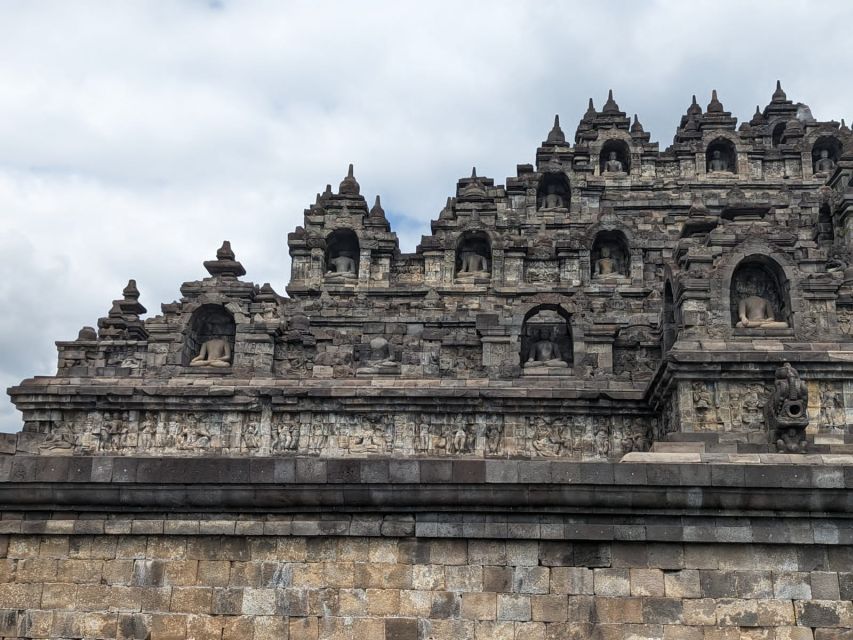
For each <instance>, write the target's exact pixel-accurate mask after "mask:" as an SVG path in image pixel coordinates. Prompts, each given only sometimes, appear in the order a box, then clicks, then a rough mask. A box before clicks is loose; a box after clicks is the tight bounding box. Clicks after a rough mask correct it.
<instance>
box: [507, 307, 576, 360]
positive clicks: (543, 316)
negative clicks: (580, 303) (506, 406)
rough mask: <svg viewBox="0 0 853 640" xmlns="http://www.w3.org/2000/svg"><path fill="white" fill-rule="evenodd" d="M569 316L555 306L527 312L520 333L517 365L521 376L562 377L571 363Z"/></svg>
mask: <svg viewBox="0 0 853 640" xmlns="http://www.w3.org/2000/svg"><path fill="white" fill-rule="evenodd" d="M573 357H574V354H573V346H572V331H571V324H570V317H569V314H568V313H566V311H565V310H564V309H562V308H561V307H559V306H557V305H541V306H538V307H535V308H534V309H531V310H530V311H529V312H528V313H527V315H526V316H525V318H524V322H523V324H522V330H521V355H520V360H521V366H522V368H523V369H524V373H525V374H535V375H566V374H568V373H569V372H570V369H571V366H572V361H573Z"/></svg>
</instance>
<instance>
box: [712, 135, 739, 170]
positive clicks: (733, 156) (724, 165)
mask: <svg viewBox="0 0 853 640" xmlns="http://www.w3.org/2000/svg"><path fill="white" fill-rule="evenodd" d="M705 170H706V171H707V172H708V173H737V152H736V149H735V145H734V144H733V143H732V141H731V140H728V139H726V138H717V139H716V140H714V141H713V142H712V143H711V144H709V145H708V149H707V150H706V151H705Z"/></svg>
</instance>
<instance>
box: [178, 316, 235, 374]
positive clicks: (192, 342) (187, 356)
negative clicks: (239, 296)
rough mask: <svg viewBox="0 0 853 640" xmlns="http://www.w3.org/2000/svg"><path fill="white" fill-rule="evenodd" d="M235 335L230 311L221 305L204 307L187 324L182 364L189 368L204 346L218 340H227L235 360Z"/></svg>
mask: <svg viewBox="0 0 853 640" xmlns="http://www.w3.org/2000/svg"><path fill="white" fill-rule="evenodd" d="M235 334H236V326H235V324H234V316H233V315H232V314H231V312H230V311H228V309H226V308H225V307H224V306H222V305H219V304H205V305H202V306H201V307H199V308H198V309H196V310H195V311H194V312H193V315H192V317H191V318H190V321H189V323H188V324H187V329H186V335H185V337H184V349H183V353H182V354H181V364H182V365H183V366H185V367H187V366H189V365H190V362H191V361H192V359H193V358H195V357H196V356H198V355H199V352H200V351H201V348H202V346H203V345H204V344H205V343H206V342H208V341H210V340H216V339H220V340H225V341H226V342H227V343H228V344H229V346H230V347H231V354H232V356H231V357H232V358H233V353H234V335H235Z"/></svg>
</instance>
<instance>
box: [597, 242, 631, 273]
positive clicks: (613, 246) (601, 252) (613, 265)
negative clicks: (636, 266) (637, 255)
mask: <svg viewBox="0 0 853 640" xmlns="http://www.w3.org/2000/svg"><path fill="white" fill-rule="evenodd" d="M589 256H590V265H589V266H590V269H589V271H590V274H591V275H592V279H593V280H597V279H607V278H619V277H628V275H629V274H630V272H631V271H630V267H631V264H630V256H631V254H630V252H629V250H628V240H627V238H625V234H624V233H622V232H621V231H600V232H599V233H598V234H597V235H596V236H595V241H594V242H593V244H592V251H590V253H589Z"/></svg>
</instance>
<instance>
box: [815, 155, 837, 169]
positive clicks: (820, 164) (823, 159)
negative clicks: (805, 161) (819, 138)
mask: <svg viewBox="0 0 853 640" xmlns="http://www.w3.org/2000/svg"><path fill="white" fill-rule="evenodd" d="M834 170H835V161H834V160H833V159H832V158H830V157H829V150H828V149H821V150H820V158H818V159H817V161H816V162H815V164H814V171H815V173H832V172H833V171H834Z"/></svg>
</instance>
